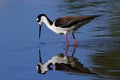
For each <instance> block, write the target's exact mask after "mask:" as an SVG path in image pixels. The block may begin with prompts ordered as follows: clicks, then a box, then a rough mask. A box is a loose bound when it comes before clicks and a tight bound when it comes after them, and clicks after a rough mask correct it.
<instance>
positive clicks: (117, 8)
mask: <svg viewBox="0 0 120 80" xmlns="http://www.w3.org/2000/svg"><path fill="white" fill-rule="evenodd" d="M52 1H53V2H51V0H46V1H42V0H20V1H16V0H0V75H1V77H0V79H1V80H9V79H11V80H27V79H29V80H34V79H36V80H40V79H41V80H54V79H62V80H66V79H69V80H80V79H81V80H94V79H95V80H96V79H97V80H119V79H120V77H119V76H120V64H119V63H120V59H119V57H120V54H119V53H120V4H119V3H120V1H119V0H115V1H112V0H97V1H96V0H57V1H56V0H52ZM40 13H45V14H46V15H48V17H49V18H50V19H51V20H54V19H56V18H58V17H60V16H66V15H95V14H102V16H100V17H98V18H96V19H94V20H93V21H92V22H90V23H89V24H87V25H85V26H83V27H82V28H81V29H79V30H78V31H76V34H75V35H76V38H77V40H78V43H79V46H78V47H75V46H74V45H73V39H72V36H71V35H69V42H70V46H69V47H66V46H65V39H64V36H63V35H56V34H54V33H53V32H52V31H50V30H49V29H48V28H47V27H46V26H45V25H43V28H42V35H41V39H40V40H39V39H38V24H37V22H36V16H37V15H38V14H40ZM65 55H67V56H68V57H65ZM58 58H59V59H58ZM48 64H49V65H48ZM37 65H40V67H41V66H42V68H41V70H42V71H44V69H48V70H46V71H45V73H44V74H41V73H40V68H38V70H37V69H36V67H37ZM48 66H49V67H48Z"/></svg>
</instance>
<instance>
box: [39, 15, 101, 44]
mask: <svg viewBox="0 0 120 80" xmlns="http://www.w3.org/2000/svg"><path fill="white" fill-rule="evenodd" d="M98 16H100V15H93V16H65V17H61V18H58V19H56V20H55V21H54V22H52V21H51V20H50V19H49V18H48V17H47V16H46V15H45V14H40V15H38V16H37V22H39V25H40V28H39V30H40V31H39V38H40V34H41V25H42V23H45V24H46V25H47V27H48V28H49V29H51V30H52V31H53V32H55V33H57V34H64V35H65V38H66V45H69V43H68V37H67V34H68V33H69V32H71V33H72V36H73V39H74V44H75V45H77V41H76V38H75V35H74V31H76V30H77V29H78V28H80V27H81V26H83V25H84V24H87V23H88V22H90V21H91V20H93V19H94V18H95V17H98Z"/></svg>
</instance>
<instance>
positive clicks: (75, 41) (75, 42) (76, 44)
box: [72, 33, 78, 46]
mask: <svg viewBox="0 0 120 80" xmlns="http://www.w3.org/2000/svg"><path fill="white" fill-rule="evenodd" d="M72 36H73V39H74V45H75V46H78V43H77V40H76V38H75V35H74V33H72Z"/></svg>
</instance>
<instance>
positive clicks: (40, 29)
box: [39, 25, 41, 39]
mask: <svg viewBox="0 0 120 80" xmlns="http://www.w3.org/2000/svg"><path fill="white" fill-rule="evenodd" d="M40 35H41V25H39V39H40Z"/></svg>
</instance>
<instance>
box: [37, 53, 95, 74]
mask: <svg viewBox="0 0 120 80" xmlns="http://www.w3.org/2000/svg"><path fill="white" fill-rule="evenodd" d="M51 65H52V66H51ZM37 70H38V72H39V73H41V74H45V73H46V72H47V71H49V70H59V71H64V72H67V73H72V74H81V73H84V74H94V73H93V72H91V71H90V70H89V69H88V68H86V67H84V65H83V64H81V63H80V62H79V61H78V59H77V58H75V57H72V56H64V55H63V54H58V55H57V56H54V57H52V58H51V59H50V60H48V61H47V62H46V63H44V64H43V63H42V62H40V63H39V64H38V65H37Z"/></svg>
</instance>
